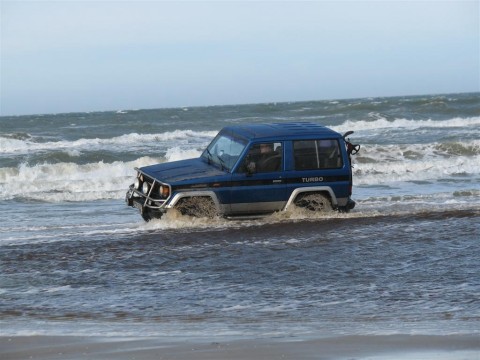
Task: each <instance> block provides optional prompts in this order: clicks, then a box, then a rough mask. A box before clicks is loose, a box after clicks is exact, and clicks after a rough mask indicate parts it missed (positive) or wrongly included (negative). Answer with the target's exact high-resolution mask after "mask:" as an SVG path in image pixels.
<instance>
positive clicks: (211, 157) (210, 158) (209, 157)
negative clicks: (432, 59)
mask: <svg viewBox="0 0 480 360" xmlns="http://www.w3.org/2000/svg"><path fill="white" fill-rule="evenodd" d="M205 151H206V152H207V155H208V156H207V161H208V165H210V161H212V160H213V155H212V153H211V152H210V150H208V147H207V148H206V149H205Z"/></svg>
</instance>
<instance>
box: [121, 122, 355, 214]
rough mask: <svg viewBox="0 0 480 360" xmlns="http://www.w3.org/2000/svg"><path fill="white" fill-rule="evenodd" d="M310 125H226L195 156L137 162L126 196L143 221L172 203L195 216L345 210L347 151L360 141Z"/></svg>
mask: <svg viewBox="0 0 480 360" xmlns="http://www.w3.org/2000/svg"><path fill="white" fill-rule="evenodd" d="M351 133H353V132H348V133H346V134H345V135H343V136H342V135H341V134H339V133H337V132H335V131H333V130H331V129H329V128H326V127H324V126H321V125H318V124H315V123H304V122H298V123H275V124H253V125H236V126H227V127H225V128H223V129H222V130H221V131H220V132H219V133H218V135H217V136H216V137H215V138H214V139H213V140H212V142H211V143H210V144H209V145H208V146H207V148H206V149H205V150H204V151H203V153H202V155H201V156H200V157H199V158H195V159H187V160H180V161H173V162H166V163H160V164H156V165H151V166H146V167H142V168H135V170H136V171H137V175H136V178H135V182H134V183H133V184H132V185H131V186H130V188H129V190H128V191H127V194H126V202H127V204H128V205H129V206H133V207H135V208H137V209H138V210H139V211H140V214H141V215H142V217H143V218H144V219H145V220H146V221H148V220H150V219H153V218H160V217H161V216H162V215H163V214H164V213H166V212H167V211H170V209H176V210H178V211H179V212H180V213H181V214H183V215H190V216H197V217H203V216H206V217H214V216H223V217H227V218H234V217H242V216H243V217H245V216H248V217H252V216H258V215H266V214H270V213H273V212H275V211H282V210H286V209H288V208H289V207H291V206H294V205H295V206H299V207H303V208H306V209H308V210H311V211H329V210H339V211H345V212H347V211H349V210H351V209H353V207H354V206H355V202H354V201H353V200H351V198H350V197H351V195H352V165H351V158H350V156H351V155H353V154H355V153H357V152H358V150H359V148H360V146H359V145H353V144H352V143H350V141H349V140H348V139H347V138H346V137H347V136H348V135H350V134H351Z"/></svg>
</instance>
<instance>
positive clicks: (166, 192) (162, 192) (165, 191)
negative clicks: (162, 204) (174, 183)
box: [158, 185, 170, 198]
mask: <svg viewBox="0 0 480 360" xmlns="http://www.w3.org/2000/svg"><path fill="white" fill-rule="evenodd" d="M169 190H170V189H169V188H168V186H165V185H161V186H160V189H159V191H158V192H159V193H160V196H162V197H164V198H167V197H168V195H170V194H169V192H170V191H169Z"/></svg>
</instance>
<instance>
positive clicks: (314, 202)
mask: <svg viewBox="0 0 480 360" xmlns="http://www.w3.org/2000/svg"><path fill="white" fill-rule="evenodd" d="M295 206H298V207H301V208H304V209H306V210H310V211H316V212H317V211H318V212H329V211H332V209H333V207H332V202H331V201H330V199H329V198H328V197H326V196H325V195H323V194H319V193H307V194H300V195H299V196H298V197H297V198H296V199H295Z"/></svg>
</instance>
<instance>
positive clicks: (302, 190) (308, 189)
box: [283, 186, 338, 211]
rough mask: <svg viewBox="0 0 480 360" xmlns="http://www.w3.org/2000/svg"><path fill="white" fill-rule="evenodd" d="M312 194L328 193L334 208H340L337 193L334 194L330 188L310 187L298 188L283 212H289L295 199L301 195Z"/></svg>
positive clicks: (293, 192)
mask: <svg viewBox="0 0 480 360" xmlns="http://www.w3.org/2000/svg"><path fill="white" fill-rule="evenodd" d="M311 192H317V193H318V192H327V193H328V195H330V199H331V200H332V207H333V208H336V207H337V206H338V202H337V197H336V196H335V193H334V192H333V190H332V188H331V187H330V186H308V187H300V188H296V189H295V190H293V191H292V194H291V195H290V198H289V199H288V201H287V204H286V205H285V207H284V208H283V210H284V211H285V210H287V209H288V208H289V207H290V206H291V205H292V204H293V202H294V201H295V198H296V197H297V196H298V195H299V194H302V193H311Z"/></svg>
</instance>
